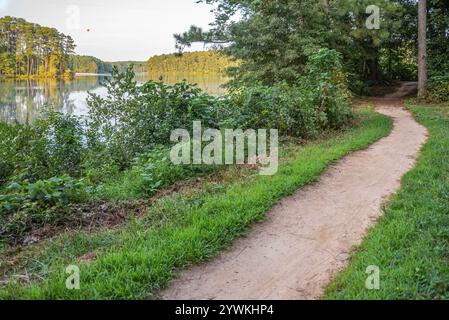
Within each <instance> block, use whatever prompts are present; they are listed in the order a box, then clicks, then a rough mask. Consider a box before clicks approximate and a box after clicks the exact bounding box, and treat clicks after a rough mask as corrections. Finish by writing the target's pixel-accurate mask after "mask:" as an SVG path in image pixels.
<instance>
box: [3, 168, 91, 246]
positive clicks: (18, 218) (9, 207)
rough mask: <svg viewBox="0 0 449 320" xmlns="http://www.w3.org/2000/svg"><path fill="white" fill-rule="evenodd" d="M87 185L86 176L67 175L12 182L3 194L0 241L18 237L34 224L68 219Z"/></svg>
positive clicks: (59, 221)
mask: <svg viewBox="0 0 449 320" xmlns="http://www.w3.org/2000/svg"><path fill="white" fill-rule="evenodd" d="M84 188H85V185H84V182H83V180H77V179H73V178H71V177H69V176H67V175H64V176H60V177H53V178H51V179H48V180H39V181H37V182H35V183H30V182H28V181H24V182H21V183H17V182H13V183H11V184H9V185H8V186H7V188H6V189H5V192H4V194H2V195H0V224H1V226H0V241H4V240H8V241H14V240H15V239H16V238H17V237H20V236H22V235H23V234H25V233H26V232H27V231H29V230H30V229H31V228H35V227H42V226H43V225H45V224H51V225H58V224H59V223H61V222H63V221H65V220H66V219H67V218H68V213H69V212H70V210H69V209H70V206H71V203H76V202H79V201H81V200H82V199H83V194H84Z"/></svg>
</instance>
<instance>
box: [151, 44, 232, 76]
mask: <svg viewBox="0 0 449 320" xmlns="http://www.w3.org/2000/svg"><path fill="white" fill-rule="evenodd" d="M235 64H236V63H235V61H233V60H232V59H231V58H230V57H228V56H226V55H224V54H223V53H220V52H218V51H215V50H211V51H199V52H185V53H182V54H164V55H159V56H154V57H152V58H150V59H149V60H148V62H147V68H148V72H149V73H150V74H151V75H156V76H162V75H165V74H170V73H179V74H220V73H223V72H225V71H226V70H227V69H228V68H229V67H231V66H233V65H235Z"/></svg>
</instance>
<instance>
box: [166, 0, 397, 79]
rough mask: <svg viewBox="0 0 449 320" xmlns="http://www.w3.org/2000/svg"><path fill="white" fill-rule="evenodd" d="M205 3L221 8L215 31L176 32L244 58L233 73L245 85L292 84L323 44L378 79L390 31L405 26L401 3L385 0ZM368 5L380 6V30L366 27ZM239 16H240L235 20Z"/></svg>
mask: <svg viewBox="0 0 449 320" xmlns="http://www.w3.org/2000/svg"><path fill="white" fill-rule="evenodd" d="M201 2H205V3H209V4H212V5H215V6H216V8H217V9H216V10H215V13H216V17H215V21H214V23H213V24H212V26H213V27H212V29H211V30H210V31H209V32H203V31H202V30H201V29H200V28H197V27H194V26H193V27H192V28H191V29H190V31H189V32H186V33H185V34H183V35H175V38H176V40H177V43H178V46H179V47H180V48H181V49H182V48H184V47H185V46H189V45H190V44H191V43H192V42H196V41H201V42H205V43H212V44H215V45H218V46H222V48H223V50H224V51H225V52H227V53H228V54H230V55H231V56H233V57H235V58H237V59H239V60H241V61H242V63H241V64H240V65H239V66H237V68H235V69H234V70H233V71H234V74H236V75H237V80H238V81H242V82H244V83H252V82H254V81H260V82H262V83H263V84H268V85H271V84H273V83H275V82H278V81H287V82H288V83H294V82H296V80H297V78H298V76H301V75H302V74H303V72H304V70H305V65H306V63H307V61H308V58H309V56H310V55H311V54H312V53H314V52H316V50H318V49H319V48H321V47H327V48H330V49H334V50H337V51H338V52H340V53H341V54H342V55H343V58H344V59H343V60H344V62H345V65H344V67H345V71H346V72H349V73H353V74H357V75H358V76H359V77H360V78H361V79H372V80H377V79H378V78H379V77H380V70H379V52H380V49H382V48H385V47H393V44H391V40H392V39H393V36H392V35H393V34H394V32H395V30H398V29H400V27H401V10H400V9H401V8H400V6H399V5H397V4H395V3H393V2H391V1H387V0H375V1H373V0H362V1H359V0H357V1H356V0H352V1H348V0H344V1H343V0H334V1H316V0H302V1H297V0H288V1H246V0H241V1H235V0H203V1H201ZM369 5H377V6H379V7H380V8H382V27H381V29H380V30H369V29H368V28H366V19H367V18H368V15H367V14H366V8H367V7H368V6H369ZM236 15H239V16H241V19H238V20H237V21H236V19H235V16H236ZM223 44H226V45H223ZM395 46H396V44H395Z"/></svg>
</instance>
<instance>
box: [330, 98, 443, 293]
mask: <svg viewBox="0 0 449 320" xmlns="http://www.w3.org/2000/svg"><path fill="white" fill-rule="evenodd" d="M409 109H410V110H411V111H412V112H413V113H414V115H415V117H416V119H417V120H418V121H419V122H420V123H422V124H423V125H425V126H426V127H427V128H428V130H429V133H430V137H429V141H428V143H427V144H426V145H425V146H424V148H423V150H422V154H421V156H420V157H419V160H418V163H417V166H416V167H415V168H414V169H413V170H412V171H410V172H409V173H408V174H407V175H406V176H405V177H404V178H403V180H402V188H401V190H400V192H399V193H398V194H397V195H396V196H395V197H394V198H393V199H392V200H391V201H390V202H389V203H388V204H387V206H386V209H385V215H384V217H383V218H382V219H381V220H380V222H379V223H378V224H377V225H376V226H375V227H374V228H373V229H372V230H371V231H370V232H369V234H368V235H367V237H366V238H365V240H364V242H363V244H362V246H361V247H360V248H359V249H358V250H357V251H356V252H355V255H354V256H353V258H352V260H351V262H350V265H349V268H348V269H347V270H346V271H345V272H343V273H342V274H340V275H339V276H338V277H337V279H336V280H335V281H334V282H333V283H332V284H331V285H330V286H329V288H328V293H327V298H328V299H448V298H449V107H442V106H439V107H438V106H431V107H429V106H418V105H413V104H411V103H409ZM370 265H376V266H378V267H379V268H380V289H379V290H367V289H365V280H366V279H367V277H368V275H367V274H366V273H365V271H366V268H367V267H368V266H370Z"/></svg>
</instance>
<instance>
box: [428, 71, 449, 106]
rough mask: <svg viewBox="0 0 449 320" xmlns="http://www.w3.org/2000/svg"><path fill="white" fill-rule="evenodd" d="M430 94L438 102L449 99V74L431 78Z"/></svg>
mask: <svg viewBox="0 0 449 320" xmlns="http://www.w3.org/2000/svg"><path fill="white" fill-rule="evenodd" d="M428 96H429V98H430V99H432V100H435V101H438V102H442V101H449V75H446V76H436V77H432V78H430V80H429V88H428Z"/></svg>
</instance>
